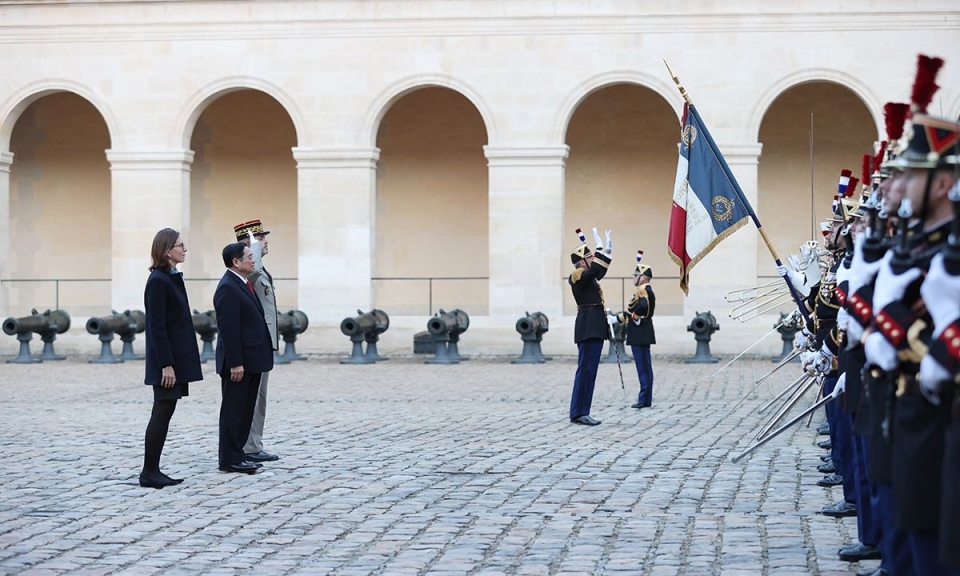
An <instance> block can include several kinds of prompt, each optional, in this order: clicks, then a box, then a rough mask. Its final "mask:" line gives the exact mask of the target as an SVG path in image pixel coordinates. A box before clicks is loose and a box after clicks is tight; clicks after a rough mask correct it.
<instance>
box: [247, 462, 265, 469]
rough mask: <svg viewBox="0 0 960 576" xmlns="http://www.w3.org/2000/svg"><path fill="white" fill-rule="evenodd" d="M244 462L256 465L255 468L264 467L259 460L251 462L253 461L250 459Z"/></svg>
mask: <svg viewBox="0 0 960 576" xmlns="http://www.w3.org/2000/svg"><path fill="white" fill-rule="evenodd" d="M243 463H244V464H250V465H251V466H253V467H255V468H263V464H261V463H259V462H251V461H249V460H244V461H243Z"/></svg>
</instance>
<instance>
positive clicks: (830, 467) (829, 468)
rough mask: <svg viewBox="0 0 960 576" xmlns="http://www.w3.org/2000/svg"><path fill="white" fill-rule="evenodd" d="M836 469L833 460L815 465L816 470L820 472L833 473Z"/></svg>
mask: <svg viewBox="0 0 960 576" xmlns="http://www.w3.org/2000/svg"><path fill="white" fill-rule="evenodd" d="M836 471H837V467H836V465H834V463H833V461H827V462H824V463H823V464H821V465H819V466H817V472H819V473H821V474H833V473H834V472H836Z"/></svg>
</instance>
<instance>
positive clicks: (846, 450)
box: [830, 399, 865, 543]
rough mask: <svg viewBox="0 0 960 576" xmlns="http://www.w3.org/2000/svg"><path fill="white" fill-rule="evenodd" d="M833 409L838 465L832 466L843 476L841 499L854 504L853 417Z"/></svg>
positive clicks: (837, 407)
mask: <svg viewBox="0 0 960 576" xmlns="http://www.w3.org/2000/svg"><path fill="white" fill-rule="evenodd" d="M838 401H839V399H837V400H833V401H831V402H830V404H837V402H838ZM834 408H835V410H836V417H835V419H834V422H836V423H837V433H836V439H835V440H834V447H835V448H836V449H837V454H838V455H839V457H840V462H839V464H838V463H837V462H836V461H834V464H837V473H838V474H841V475H843V498H844V499H845V500H846V501H847V502H856V501H857V500H858V498H859V497H858V495H857V488H858V486H857V462H856V457H855V455H854V452H853V416H852V415H851V414H850V413H849V412H844V411H843V408H842V407H841V406H840V405H839V404H837V405H836V406H835V407H834ZM864 543H865V542H864Z"/></svg>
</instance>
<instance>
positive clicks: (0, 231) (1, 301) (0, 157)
mask: <svg viewBox="0 0 960 576" xmlns="http://www.w3.org/2000/svg"><path fill="white" fill-rule="evenodd" d="M12 164H13V154H12V153H10V152H0V280H9V279H10V243H11V242H12V241H13V238H11V237H10V166H11V165H12ZM10 286H11V285H10V283H9V282H3V283H0V317H2V318H6V317H7V316H11V315H12V314H13V311H12V310H9V309H8V306H9V302H10V296H9V293H10Z"/></svg>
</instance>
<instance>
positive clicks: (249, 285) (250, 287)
mask: <svg viewBox="0 0 960 576" xmlns="http://www.w3.org/2000/svg"><path fill="white" fill-rule="evenodd" d="M246 284H247V288H249V289H250V293H251V294H253V295H254V296H256V295H257V293H256V292H254V291H253V284H251V283H250V282H246Z"/></svg>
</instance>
